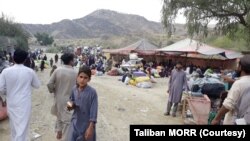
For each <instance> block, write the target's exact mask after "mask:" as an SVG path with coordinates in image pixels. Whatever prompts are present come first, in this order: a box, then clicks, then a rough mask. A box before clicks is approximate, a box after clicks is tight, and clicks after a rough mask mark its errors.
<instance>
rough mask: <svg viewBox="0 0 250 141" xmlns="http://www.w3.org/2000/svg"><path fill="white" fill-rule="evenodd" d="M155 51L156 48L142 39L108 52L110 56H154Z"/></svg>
mask: <svg viewBox="0 0 250 141" xmlns="http://www.w3.org/2000/svg"><path fill="white" fill-rule="evenodd" d="M156 49H158V47H157V46H155V45H153V44H151V43H149V42H148V41H147V40H145V39H142V40H139V41H138V42H136V43H134V44H131V45H129V46H126V47H124V48H119V49H114V50H110V51H109V52H110V53H111V54H121V55H128V54H130V53H137V54H138V55H154V54H155V51H156Z"/></svg>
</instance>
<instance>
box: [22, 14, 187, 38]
mask: <svg viewBox="0 0 250 141" xmlns="http://www.w3.org/2000/svg"><path fill="white" fill-rule="evenodd" d="M22 26H23V28H24V29H25V30H27V31H28V32H29V33H31V35H34V34H35V33H37V32H46V33H48V34H50V35H52V36H53V37H54V38H55V39H90V38H101V39H103V40H107V39H109V38H113V37H129V38H134V40H137V38H138V39H139V38H154V37H153V36H157V35H162V34H165V33H164V29H163V26H162V24H161V23H158V22H153V21H149V20H147V19H146V18H144V17H142V16H138V15H131V14H124V13H119V12H116V11H111V10H103V9H101V10H97V11H94V12H93V13H91V14H89V15H87V16H85V17H83V18H79V19H74V20H68V19H65V20H62V21H60V22H56V23H52V24H45V25H42V24H22ZM176 28H177V29H180V31H184V32H180V33H181V34H182V33H186V32H185V29H184V26H178V27H176ZM178 31H179V30H178Z"/></svg>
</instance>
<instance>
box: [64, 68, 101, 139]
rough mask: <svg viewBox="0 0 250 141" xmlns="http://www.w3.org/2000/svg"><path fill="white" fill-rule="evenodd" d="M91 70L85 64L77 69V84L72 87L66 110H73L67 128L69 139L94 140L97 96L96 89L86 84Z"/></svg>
mask: <svg viewBox="0 0 250 141" xmlns="http://www.w3.org/2000/svg"><path fill="white" fill-rule="evenodd" d="M90 79H91V70H90V69H89V68H88V67H87V66H83V67H81V68H80V69H79V72H78V76H77V84H76V86H74V87H73V89H72V94H71V96H70V102H67V108H68V110H72V109H73V110H74V112H73V115H72V119H71V125H70V130H69V139H68V140H69V141H78V140H81V141H82V140H88V141H96V131H95V123H96V120H97V110H98V101H97V100H98V97H97V93H96V90H95V89H94V88H92V87H91V86H89V85H88V82H89V81H90Z"/></svg>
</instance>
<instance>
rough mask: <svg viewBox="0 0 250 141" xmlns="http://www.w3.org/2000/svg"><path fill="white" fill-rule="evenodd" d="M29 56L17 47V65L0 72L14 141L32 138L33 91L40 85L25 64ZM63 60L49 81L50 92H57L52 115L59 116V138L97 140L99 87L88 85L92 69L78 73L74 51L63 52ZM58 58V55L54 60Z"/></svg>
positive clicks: (83, 67) (4, 100) (57, 134)
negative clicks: (30, 133) (30, 126)
mask: <svg viewBox="0 0 250 141" xmlns="http://www.w3.org/2000/svg"><path fill="white" fill-rule="evenodd" d="M28 55H29V54H28V52H26V51H24V50H21V49H16V50H15V52H14V54H13V62H14V64H13V65H12V66H11V67H8V68H5V69H4V70H3V71H2V73H1V74H0V96H1V97H2V99H3V106H7V111H8V116H9V122H10V130H11V140H12V141H27V140H29V137H28V132H29V123H30V117H31V102H32V99H31V90H32V87H33V88H39V87H40V86H41V82H40V80H39V78H38V76H37V74H36V72H35V71H34V70H33V69H32V68H30V67H28V66H25V65H24V63H25V62H26V60H27V58H28ZM43 58H44V57H43ZM60 59H61V60H62V63H63V65H62V66H60V67H58V68H55V69H54V71H53V72H51V77H50V80H49V81H48V83H47V87H48V90H49V92H50V93H53V95H54V104H53V106H52V107H51V114H53V115H55V116H56V123H55V131H56V138H57V139H58V140H62V141H78V140H88V141H95V140H96V135H95V124H96V122H97V112H98V97H97V93H96V90H95V89H94V88H93V87H91V86H89V85H88V82H89V81H90V80H91V69H90V68H89V67H88V66H82V67H80V68H79V70H78V72H77V71H76V70H75V69H74V68H73V66H74V54H71V53H64V54H63V55H62V56H61V58H60ZM43 60H44V59H43ZM57 61H58V56H57V55H56V56H55V63H57ZM16 72H18V73H16ZM69 103H70V104H69ZM71 111H73V112H71Z"/></svg>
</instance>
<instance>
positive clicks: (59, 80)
mask: <svg viewBox="0 0 250 141" xmlns="http://www.w3.org/2000/svg"><path fill="white" fill-rule="evenodd" d="M61 60H62V62H63V63H64V65H63V66H62V67H58V68H57V69H56V70H55V71H54V72H53V73H52V75H51V78H50V80H49V82H48V84H47V86H48V89H49V92H50V93H54V96H55V103H54V104H55V109H54V110H53V111H54V112H55V113H53V114H55V115H56V117H57V119H56V127H55V130H56V132H57V136H56V138H57V139H61V140H62V141H67V136H66V135H67V132H68V129H69V125H70V120H71V116H72V113H70V112H68V111H67V110H66V109H65V107H66V105H67V101H68V100H69V97H70V95H71V93H72V88H73V86H74V85H75V84H76V77H77V72H76V71H75V70H74V68H73V64H74V54H71V53H65V54H63V55H62V57H61Z"/></svg>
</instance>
